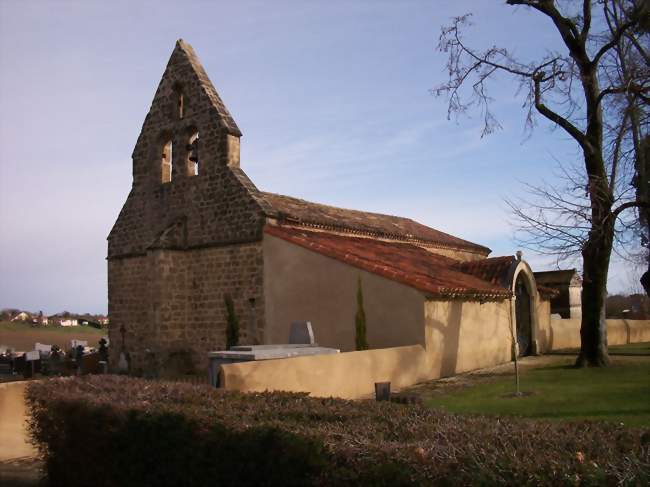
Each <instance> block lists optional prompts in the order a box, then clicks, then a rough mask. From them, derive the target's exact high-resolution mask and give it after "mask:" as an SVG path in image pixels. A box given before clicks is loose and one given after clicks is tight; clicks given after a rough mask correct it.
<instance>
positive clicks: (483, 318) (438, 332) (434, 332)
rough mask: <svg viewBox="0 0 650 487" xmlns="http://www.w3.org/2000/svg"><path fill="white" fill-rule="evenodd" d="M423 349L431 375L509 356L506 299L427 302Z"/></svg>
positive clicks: (493, 362) (443, 374) (444, 374)
mask: <svg viewBox="0 0 650 487" xmlns="http://www.w3.org/2000/svg"><path fill="white" fill-rule="evenodd" d="M424 312H425V323H426V325H425V326H426V350H427V354H428V356H429V358H430V361H431V364H430V366H431V376H432V377H447V376H451V375H454V374H458V373H460V372H465V371H468V370H474V369H479V368H482V367H489V366H493V365H497V364H501V363H504V362H507V361H509V360H510V359H511V356H512V355H511V344H512V334H511V321H510V320H511V318H510V316H511V313H510V301H509V300H504V301H497V302H486V303H483V304H481V303H479V302H475V301H460V300H457V301H427V302H426V304H425V307H424Z"/></svg>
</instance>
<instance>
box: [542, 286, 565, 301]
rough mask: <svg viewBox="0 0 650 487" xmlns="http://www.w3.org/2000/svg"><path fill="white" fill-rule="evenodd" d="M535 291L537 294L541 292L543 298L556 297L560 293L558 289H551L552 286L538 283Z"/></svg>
mask: <svg viewBox="0 0 650 487" xmlns="http://www.w3.org/2000/svg"><path fill="white" fill-rule="evenodd" d="M537 291H539V294H541V295H542V297H543V298H545V299H552V298H556V297H558V296H559V295H560V291H558V290H557V289H553V288H552V287H546V286H542V285H540V284H538V285H537Z"/></svg>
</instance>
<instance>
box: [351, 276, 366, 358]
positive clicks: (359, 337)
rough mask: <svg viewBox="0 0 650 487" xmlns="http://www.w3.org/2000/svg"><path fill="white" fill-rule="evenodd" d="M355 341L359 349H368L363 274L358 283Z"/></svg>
mask: <svg viewBox="0 0 650 487" xmlns="http://www.w3.org/2000/svg"><path fill="white" fill-rule="evenodd" d="M354 342H355V345H356V349H357V350H368V339H367V338H366V312H365V310H364V309H363V289H361V276H359V281H358V283H357V314H356V315H355V316H354Z"/></svg>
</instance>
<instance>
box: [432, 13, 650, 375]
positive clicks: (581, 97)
mask: <svg viewBox="0 0 650 487" xmlns="http://www.w3.org/2000/svg"><path fill="white" fill-rule="evenodd" d="M506 3H507V4H508V5H510V6H522V7H524V8H526V9H529V10H530V11H531V12H533V13H535V14H537V15H540V16H541V17H542V18H544V19H546V20H547V21H549V22H551V24H552V25H553V27H554V29H555V32H556V33H557V35H558V39H559V40H560V41H561V45H562V49H561V50H552V49H547V50H545V51H544V53H543V54H541V55H540V57H539V58H538V59H536V60H534V61H522V60H519V59H517V58H515V57H514V56H513V55H512V54H511V53H510V52H509V51H508V50H507V49H505V48H502V47H497V46H493V47H490V48H488V49H486V50H477V49H473V48H471V47H469V46H468V45H466V43H465V42H464V39H463V35H462V33H463V29H464V28H466V27H467V26H468V24H469V23H470V22H469V21H470V15H465V16H462V17H457V18H455V19H453V22H452V23H451V25H450V26H447V27H444V28H443V29H442V33H441V35H440V43H439V49H440V51H442V52H445V53H446V54H447V55H448V63H447V68H448V74H449V77H448V80H447V81H446V82H445V83H443V84H441V85H440V86H437V87H435V88H434V89H433V90H432V91H433V93H434V94H435V95H437V96H442V95H446V96H447V97H448V100H449V105H448V110H449V115H451V114H454V113H455V114H461V113H464V112H465V111H467V110H468V109H470V108H472V107H475V106H477V107H478V108H479V109H480V110H481V112H482V116H483V122H484V128H483V135H486V134H489V133H491V132H492V131H493V130H495V129H496V128H498V127H499V123H498V121H497V120H496V118H495V117H494V115H493V113H492V112H491V110H490V103H491V102H492V99H491V97H490V96H489V94H488V84H489V82H490V81H492V80H493V79H495V77H496V76H497V75H499V74H505V75H507V76H510V77H511V78H513V79H514V80H515V81H516V82H517V83H518V86H519V93H520V94H521V95H522V96H523V97H524V107H525V110H526V126H527V127H528V128H529V129H532V128H533V127H534V126H535V124H536V121H537V116H538V115H541V116H542V117H543V118H544V119H546V120H547V121H549V122H551V123H552V124H553V125H554V126H556V127H558V128H560V129H561V130H563V131H564V132H565V133H566V134H568V135H569V136H570V138H571V139H572V140H573V141H574V142H575V143H576V145H577V148H578V149H579V151H580V154H581V157H580V159H581V162H580V166H579V167H580V169H579V171H578V172H575V171H567V170H565V171H564V177H565V181H566V182H567V187H568V188H569V189H570V191H569V192H566V191H564V190H565V189H567V188H550V187H545V188H534V187H531V191H533V192H535V191H537V196H538V197H539V199H540V200H541V201H546V202H547V204H546V207H545V206H544V205H542V207H541V208H537V210H539V211H537V212H536V213H533V214H532V215H531V214H530V213H529V212H525V211H522V212H521V213H520V216H521V217H524V218H529V222H530V227H531V230H532V233H531V235H532V237H533V239H535V238H537V239H538V242H542V243H544V242H545V243H546V245H547V248H553V247H555V248H556V249H558V250H559V251H560V252H561V253H562V252H564V253H565V254H569V253H572V252H575V251H576V250H577V251H579V252H580V255H581V256H582V262H583V273H582V274H583V290H582V324H581V329H580V336H581V351H580V355H579V356H578V359H577V360H576V365H579V366H584V365H591V366H605V365H607V364H608V363H609V357H608V354H607V332H606V325H605V298H606V293H607V274H608V270H609V262H610V257H611V253H612V249H613V247H614V242H615V239H616V237H617V225H619V227H620V225H621V224H623V226H626V223H625V222H622V220H621V218H622V217H623V215H624V213H625V212H628V211H637V212H640V209H642V208H648V195H647V192H646V193H644V192H643V191H636V192H635V191H631V190H630V188H631V186H630V185H631V184H634V180H631V178H629V177H627V176H629V175H630V174H632V175H636V176H637V177H638V176H639V175H638V174H637V172H638V171H639V154H640V147H636V148H635V145H634V144H635V141H637V142H638V141H642V140H644V138H645V137H647V133H648V131H647V128H648V120H647V118H646V116H645V115H646V114H645V110H644V109H645V108H646V107H647V105H648V100H649V99H650V98H649V95H650V77H649V76H648V63H647V60H648V59H647V57H645V58H644V56H645V55H646V54H647V45H648V35H647V32H648V31H647V29H646V28H645V27H646V26H647V25H648V16H649V15H650V12H649V10H650V7H649V6H648V2H647V1H644V0H598V1H593V2H592V1H591V0H583V1H582V2H578V1H560V0H507V1H506ZM623 63H626V64H625V66H623ZM468 91H469V93H467V92H468ZM635 116H636V117H637V118H636V120H635V118H634V117H635ZM632 124H635V125H634V126H635V127H636V130H638V134H637V135H636V136H630V132H632V131H633V130H634V129H633V128H632ZM630 164H632V169H631V170H630ZM643 167H645V166H643ZM646 176H647V174H646ZM646 176H643V177H646ZM646 180H647V177H646ZM646 182H647V181H646ZM642 183H643V181H642ZM646 188H647V186H646ZM581 194H582V196H581ZM549 209H550V210H552V211H551V213H553V212H555V216H551V215H550V214H549V213H548V211H545V210H549ZM558 209H559V215H560V216H561V218H559V219H558V218H557V215H558V213H557V211H558ZM639 220H640V219H639V218H637V219H636V221H639ZM617 222H618V223H617Z"/></svg>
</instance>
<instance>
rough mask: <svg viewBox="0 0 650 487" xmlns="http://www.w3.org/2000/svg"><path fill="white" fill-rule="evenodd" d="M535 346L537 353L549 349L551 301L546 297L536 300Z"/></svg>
mask: <svg viewBox="0 0 650 487" xmlns="http://www.w3.org/2000/svg"><path fill="white" fill-rule="evenodd" d="M537 323H538V330H537V346H538V347H539V348H538V350H537V351H538V352H539V353H546V352H547V351H550V350H551V346H552V344H551V301H550V300H548V299H538V300H537Z"/></svg>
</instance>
